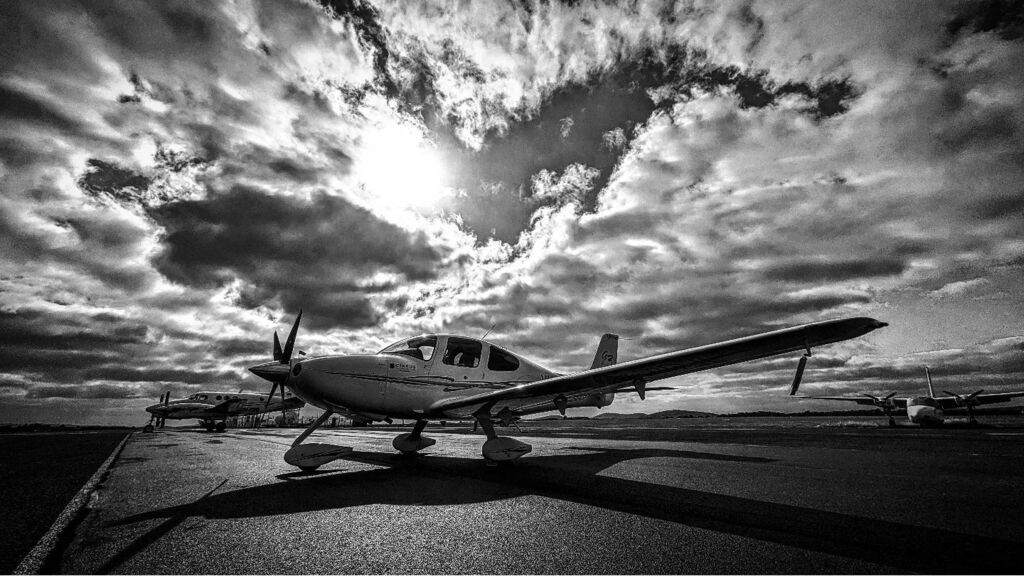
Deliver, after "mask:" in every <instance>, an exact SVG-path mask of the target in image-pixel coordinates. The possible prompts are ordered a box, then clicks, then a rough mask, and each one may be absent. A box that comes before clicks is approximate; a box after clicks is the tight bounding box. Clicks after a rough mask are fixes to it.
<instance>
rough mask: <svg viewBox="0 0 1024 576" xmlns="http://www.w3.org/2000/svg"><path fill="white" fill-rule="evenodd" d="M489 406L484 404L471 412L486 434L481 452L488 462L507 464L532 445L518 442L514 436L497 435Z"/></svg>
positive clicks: (520, 455) (526, 452) (524, 453)
mask: <svg viewBox="0 0 1024 576" xmlns="http://www.w3.org/2000/svg"><path fill="white" fill-rule="evenodd" d="M491 408H492V406H488V405H485V406H484V407H483V408H481V409H480V410H478V411H476V412H475V413H474V414H473V417H474V418H476V421H477V422H479V423H480V427H481V428H483V429H484V434H486V435H487V441H486V442H484V446H483V450H482V452H483V456H484V459H486V460H487V461H488V464H491V463H504V464H505V465H507V464H508V463H510V462H511V461H513V460H517V459H519V458H521V457H522V456H524V455H526V454H529V453H530V451H531V450H533V447H532V446H530V445H529V444H527V443H526V442H520V441H519V440H516V439H515V438H508V437H506V436H498V434H497V433H496V432H495V431H494V422H493V421H492V420H491Z"/></svg>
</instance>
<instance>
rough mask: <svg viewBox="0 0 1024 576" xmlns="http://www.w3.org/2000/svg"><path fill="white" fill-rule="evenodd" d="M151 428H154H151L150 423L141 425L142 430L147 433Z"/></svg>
mask: <svg viewBox="0 0 1024 576" xmlns="http://www.w3.org/2000/svg"><path fill="white" fill-rule="evenodd" d="M153 430H154V428H153V425H152V424H146V425H145V426H143V427H142V431H143V432H145V433H147V434H149V433H150V432H152V431H153Z"/></svg>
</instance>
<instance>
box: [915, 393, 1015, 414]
mask: <svg viewBox="0 0 1024 576" xmlns="http://www.w3.org/2000/svg"><path fill="white" fill-rule="evenodd" d="M1021 396H1024V391H1021V392H995V393H992V394H978V395H977V396H975V397H974V403H975V405H979V404H995V403H997V402H1009V401H1010V400H1013V399H1014V398H1019V397H1021ZM935 400H936V402H938V403H939V406H941V407H942V409H943V410H949V409H950V408H962V407H963V404H960V403H959V402H957V399H956V397H954V396H939V397H938V398H936V399H935Z"/></svg>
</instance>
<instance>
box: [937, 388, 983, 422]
mask: <svg viewBox="0 0 1024 576" xmlns="http://www.w3.org/2000/svg"><path fill="white" fill-rule="evenodd" d="M984 391H985V390H984V389H982V390H978V391H975V392H972V393H970V394H968V395H967V396H961V395H959V394H954V393H952V392H950V391H948V390H943V391H942V393H943V394H947V395H949V396H952V397H954V398H956V405H957V406H963V407H965V408H967V418H968V419H969V420H970V421H971V422H973V421H974V407H975V406H977V405H978V395H979V394H981V393H982V392H984Z"/></svg>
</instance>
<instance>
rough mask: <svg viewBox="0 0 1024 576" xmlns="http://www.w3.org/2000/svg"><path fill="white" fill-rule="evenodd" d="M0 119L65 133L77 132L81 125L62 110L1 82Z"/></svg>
mask: <svg viewBox="0 0 1024 576" xmlns="http://www.w3.org/2000/svg"><path fill="white" fill-rule="evenodd" d="M0 118H9V119H14V120H22V121H25V122H27V123H29V124H42V125H44V126H47V127H50V128H56V129H57V130H61V131H65V132H77V131H78V130H79V129H80V127H81V125H80V124H79V123H78V122H77V121H75V120H74V119H72V118H70V117H69V116H67V115H65V114H64V112H63V111H62V110H60V109H59V108H56V107H51V106H50V105H49V104H47V103H45V102H43V101H41V100H39V99H38V98H34V97H32V96H30V95H28V94H24V93H22V92H20V91H17V90H13V89H11V88H8V87H6V86H4V84H3V83H2V82H0Z"/></svg>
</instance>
